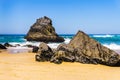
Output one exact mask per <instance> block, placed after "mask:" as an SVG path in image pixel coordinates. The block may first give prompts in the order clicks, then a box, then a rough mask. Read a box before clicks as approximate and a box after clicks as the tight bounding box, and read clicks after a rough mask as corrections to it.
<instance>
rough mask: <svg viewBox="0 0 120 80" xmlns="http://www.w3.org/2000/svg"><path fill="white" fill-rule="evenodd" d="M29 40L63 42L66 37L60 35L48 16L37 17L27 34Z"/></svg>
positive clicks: (26, 37)
mask: <svg viewBox="0 0 120 80" xmlns="http://www.w3.org/2000/svg"><path fill="white" fill-rule="evenodd" d="M25 39H27V40H28V41H42V42H63V41H64V38H62V37H59V36H58V35H57V33H56V32H55V28H54V27H53V26H52V20H51V19H50V18H48V17H46V16H44V17H43V18H39V19H37V21H36V22H35V23H34V24H33V25H32V26H31V28H30V30H29V32H28V33H27V35H26V36H25Z"/></svg>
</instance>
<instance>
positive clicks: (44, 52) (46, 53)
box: [35, 42, 54, 61]
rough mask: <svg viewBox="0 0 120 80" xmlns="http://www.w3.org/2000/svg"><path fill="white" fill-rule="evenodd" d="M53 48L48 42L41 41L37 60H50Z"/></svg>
mask: <svg viewBox="0 0 120 80" xmlns="http://www.w3.org/2000/svg"><path fill="white" fill-rule="evenodd" d="M53 54H54V53H53V51H52V49H51V48H50V47H49V46H48V45H47V44H46V43H43V42H42V43H41V44H40V45H39V50H38V53H37V54H36V56H35V59H36V61H50V59H51V57H52V56H53Z"/></svg>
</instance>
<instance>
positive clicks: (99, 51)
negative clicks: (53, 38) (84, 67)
mask: <svg viewBox="0 0 120 80" xmlns="http://www.w3.org/2000/svg"><path fill="white" fill-rule="evenodd" d="M41 46H42V48H41ZM43 46H44V47H43ZM39 48H40V49H39V52H38V53H39V55H38V56H39V57H40V59H39V61H42V60H43V61H44V60H45V61H50V62H54V63H57V64H60V63H62V62H63V61H67V62H80V63H84V64H86V63H87V64H104V65H108V66H120V55H119V54H117V53H116V52H114V51H113V50H110V49H108V48H107V47H105V46H102V45H101V44H100V43H99V42H97V41H96V40H94V39H92V38H90V37H89V36H88V35H87V34H85V33H84V32H82V31H78V33H77V34H76V35H75V36H74V37H73V39H72V40H71V41H70V43H69V44H60V45H59V46H58V47H57V49H56V51H54V52H53V51H52V49H51V48H50V47H49V46H47V45H46V44H45V43H44V44H41V45H40V47H39ZM41 54H42V55H46V54H47V57H46V56H44V57H43V56H42V55H41ZM48 55H49V56H50V57H49V59H44V58H48Z"/></svg>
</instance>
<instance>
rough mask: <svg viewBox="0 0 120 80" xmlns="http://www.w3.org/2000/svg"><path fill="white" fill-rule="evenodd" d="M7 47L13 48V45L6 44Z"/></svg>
mask: <svg viewBox="0 0 120 80" xmlns="http://www.w3.org/2000/svg"><path fill="white" fill-rule="evenodd" d="M4 46H5V47H13V45H11V44H9V43H5V44H4Z"/></svg>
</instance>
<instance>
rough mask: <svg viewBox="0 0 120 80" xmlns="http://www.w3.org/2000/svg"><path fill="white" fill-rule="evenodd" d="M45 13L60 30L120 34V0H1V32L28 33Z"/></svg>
mask: <svg viewBox="0 0 120 80" xmlns="http://www.w3.org/2000/svg"><path fill="white" fill-rule="evenodd" d="M43 16H48V17H50V18H51V19H52V20H53V26H54V27H55V29H56V32H57V33H59V34H75V33H76V32H77V31H78V30H83V31H85V32H86V33H88V34H101V33H103V34H120V0H0V34H26V33H27V31H28V30H29V28H30V26H31V25H32V24H33V23H34V22H35V21H36V19H38V18H40V17H43Z"/></svg>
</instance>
